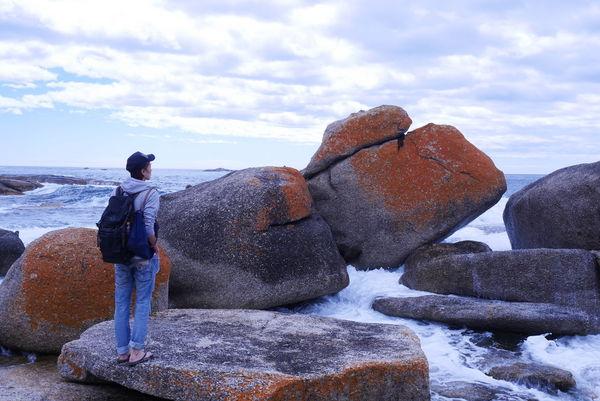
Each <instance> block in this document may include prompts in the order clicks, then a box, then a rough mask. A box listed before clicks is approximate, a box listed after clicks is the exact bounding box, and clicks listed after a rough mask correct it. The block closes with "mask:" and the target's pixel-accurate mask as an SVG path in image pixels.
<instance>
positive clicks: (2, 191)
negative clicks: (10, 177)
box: [0, 182, 23, 195]
mask: <svg viewBox="0 0 600 401" xmlns="http://www.w3.org/2000/svg"><path fill="white" fill-rule="evenodd" d="M0 195H23V192H21V191H18V190H16V189H14V188H11V187H9V186H6V185H4V184H3V183H2V182H0Z"/></svg>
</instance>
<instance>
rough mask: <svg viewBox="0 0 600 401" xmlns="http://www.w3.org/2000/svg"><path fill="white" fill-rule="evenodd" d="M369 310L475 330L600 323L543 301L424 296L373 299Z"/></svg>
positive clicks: (572, 329)
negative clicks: (371, 307) (371, 308)
mask: <svg viewBox="0 0 600 401" xmlns="http://www.w3.org/2000/svg"><path fill="white" fill-rule="evenodd" d="M373 309H375V310H376V311H378V312H381V313H383V314H386V315H389V316H396V317H403V318H411V319H420V320H430V321H435V322H441V323H446V324H449V325H451V326H459V327H469V328H472V329H477V330H488V331H509V332H516V333H524V334H527V335H536V334H544V333H554V334H559V335H577V334H595V333H600V322H599V321H598V319H597V318H595V317H594V316H591V315H590V314H588V313H585V312H583V311H581V310H579V309H576V308H570V307H564V306H558V305H553V304H545V303H529V302H505V301H495V300H487V299H478V298H471V297H457V296H443V295H425V296H420V297H409V298H392V297H390V298H378V299H376V300H375V301H374V302H373Z"/></svg>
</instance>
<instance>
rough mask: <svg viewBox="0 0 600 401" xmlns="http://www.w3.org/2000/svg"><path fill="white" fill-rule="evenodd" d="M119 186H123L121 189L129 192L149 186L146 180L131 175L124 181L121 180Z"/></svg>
mask: <svg viewBox="0 0 600 401" xmlns="http://www.w3.org/2000/svg"><path fill="white" fill-rule="evenodd" d="M121 188H123V191H125V192H127V193H129V194H134V193H136V192H140V191H144V190H146V189H150V188H151V186H150V184H149V183H148V181H142V180H138V179H135V178H133V177H128V178H127V179H126V180H125V181H123V183H121Z"/></svg>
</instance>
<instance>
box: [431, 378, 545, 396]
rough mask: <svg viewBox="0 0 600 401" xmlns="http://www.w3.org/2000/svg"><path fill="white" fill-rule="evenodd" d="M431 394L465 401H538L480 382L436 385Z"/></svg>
mask: <svg viewBox="0 0 600 401" xmlns="http://www.w3.org/2000/svg"><path fill="white" fill-rule="evenodd" d="M431 392H432V393H434V394H437V395H439V396H442V397H446V398H451V399H453V400H455V399H461V400H464V401H537V399H536V398H533V397H530V396H528V395H525V394H518V393H515V392H513V391H512V389H509V388H503V387H500V386H492V385H490V384H487V383H480V382H463V381H452V382H446V383H434V384H432V385H431Z"/></svg>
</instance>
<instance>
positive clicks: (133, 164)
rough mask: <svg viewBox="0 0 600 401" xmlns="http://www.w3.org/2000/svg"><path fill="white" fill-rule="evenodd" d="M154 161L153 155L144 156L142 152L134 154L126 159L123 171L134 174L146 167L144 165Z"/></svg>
mask: <svg viewBox="0 0 600 401" xmlns="http://www.w3.org/2000/svg"><path fill="white" fill-rule="evenodd" d="M154 159H156V158H155V157H154V155H153V154H148V155H147V154H144V153H142V152H135V153H134V154H132V155H131V156H129V157H128V158H127V167H125V169H126V170H127V171H129V172H134V171H136V170H140V169H142V168H144V167H146V164H148V163H149V162H151V161H153V160H154Z"/></svg>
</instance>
